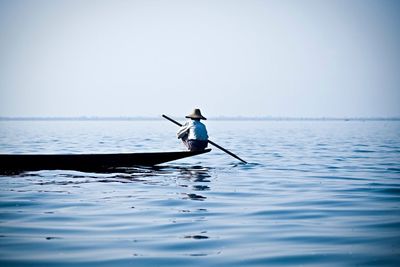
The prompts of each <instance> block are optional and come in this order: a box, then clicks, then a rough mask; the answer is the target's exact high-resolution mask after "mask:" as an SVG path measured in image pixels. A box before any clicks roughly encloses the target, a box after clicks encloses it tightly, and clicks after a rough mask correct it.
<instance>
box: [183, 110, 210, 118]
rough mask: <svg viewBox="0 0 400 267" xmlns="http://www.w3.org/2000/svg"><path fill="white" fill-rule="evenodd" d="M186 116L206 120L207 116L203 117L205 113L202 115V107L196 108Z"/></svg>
mask: <svg viewBox="0 0 400 267" xmlns="http://www.w3.org/2000/svg"><path fill="white" fill-rule="evenodd" d="M186 118H189V119H199V120H200V119H201V120H206V118H205V117H203V115H201V112H200V109H198V108H196V109H194V110H193V112H192V113H191V114H189V115H187V116H186Z"/></svg>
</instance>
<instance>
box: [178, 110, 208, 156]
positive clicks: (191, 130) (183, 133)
mask: <svg viewBox="0 0 400 267" xmlns="http://www.w3.org/2000/svg"><path fill="white" fill-rule="evenodd" d="M186 118H188V119H191V120H188V121H187V122H186V123H185V124H184V125H182V127H181V128H180V129H179V131H178V133H177V136H178V138H179V139H182V142H183V143H184V144H185V145H186V147H187V148H188V149H189V150H190V151H199V150H204V149H205V148H206V147H207V144H208V134H207V129H206V126H205V125H204V124H203V123H201V122H200V120H206V118H205V117H203V115H201V112H200V109H195V110H193V112H192V113H191V114H189V115H187V116H186Z"/></svg>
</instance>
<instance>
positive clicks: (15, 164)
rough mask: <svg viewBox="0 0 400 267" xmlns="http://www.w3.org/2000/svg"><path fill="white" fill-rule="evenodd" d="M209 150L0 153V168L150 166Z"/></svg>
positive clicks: (90, 168)
mask: <svg viewBox="0 0 400 267" xmlns="http://www.w3.org/2000/svg"><path fill="white" fill-rule="evenodd" d="M210 151H211V149H205V150H202V151H176V152H154V153H121V154H0V171H25V170H100V169H107V168H118V167H132V166H154V165H157V164H161V163H164V162H169V161H173V160H177V159H182V158H186V157H191V156H195V155H199V154H203V153H207V152H210Z"/></svg>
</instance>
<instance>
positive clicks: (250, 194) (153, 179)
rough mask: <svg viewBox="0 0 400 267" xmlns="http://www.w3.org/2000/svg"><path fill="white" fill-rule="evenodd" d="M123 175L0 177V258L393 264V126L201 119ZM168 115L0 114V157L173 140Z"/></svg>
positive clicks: (397, 217) (399, 204)
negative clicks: (198, 146) (159, 161)
mask: <svg viewBox="0 0 400 267" xmlns="http://www.w3.org/2000/svg"><path fill="white" fill-rule="evenodd" d="M207 126H208V129H209V133H210V136H211V137H212V140H213V141H214V142H216V143H218V144H220V145H222V146H223V147H225V148H227V149H230V150H231V151H232V152H234V153H236V154H238V155H239V156H240V157H242V158H243V159H245V160H247V161H248V162H250V164H247V165H244V164H241V163H240V162H238V161H237V160H236V159H234V158H232V157H230V156H229V155H227V154H225V153H223V152H221V151H218V150H217V149H213V151H212V152H210V153H208V154H204V155H200V156H196V157H193V158H188V159H183V160H180V161H176V162H172V163H166V164H163V165H162V166H161V167H158V168H134V169H131V170H130V171H129V172H126V173H122V172H121V173H84V172H78V171H59V170H57V171H38V172H26V173H21V174H15V175H12V176H10V175H1V176H0V265H1V266H44V265H46V266H50V265H53V266H55V265H57V266H63V265H66V266H71V265H76V266H82V265H84V266H91V265H92V266H282V265H289V266H293V265H295V266H297V265H306V266H313V265H314V266H399V264H400V257H399V256H400V160H399V159H400V122H398V121H397V122H396V121H365V122H363V121H348V122H345V121H217V122H215V121H214V122H213V121H207ZM175 131H176V126H175V125H173V124H171V123H170V122H168V121H2V122H0V152H1V153H33V152H37V153H42V152H43V153H91V152H93V153H95V152H131V151H135V152H143V151H144V152H146V151H173V150H180V149H183V146H182V144H181V143H180V142H179V140H177V139H175V137H174V134H175Z"/></svg>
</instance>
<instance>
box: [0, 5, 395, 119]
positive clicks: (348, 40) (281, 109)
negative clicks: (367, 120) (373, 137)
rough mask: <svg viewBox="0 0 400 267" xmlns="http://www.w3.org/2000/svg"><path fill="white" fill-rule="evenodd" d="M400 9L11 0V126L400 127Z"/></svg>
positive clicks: (7, 88)
mask: <svg viewBox="0 0 400 267" xmlns="http://www.w3.org/2000/svg"><path fill="white" fill-rule="evenodd" d="M399 14H400V1H396V0H393V1H389V0H379V1H378V0H337V1H334V0H331V1H329V0H326V1H320V0H276V1H273V0H271V1H268V0H265V1H257V0H243V1H235V0H230V1H228V0H227V1H219V0H210V1H207V0H201V1H200V0H199V1H190V0H182V1H175V0H169V1H153V0H142V1H133V0H132V1H120V0H112V1H111V0H110V1H101V0H99V1H94V0H93V1H90V0H79V1H75V0H65V1H61V0H35V1H32V0H26V1H24V0H0V116H3V117H24V116H28V117H32V116H38V117H58V116H60V117H75V116H106V117H120V116H122V117H125V116H128V117H130V116H150V117H153V116H159V115H160V114H164V113H165V114H169V115H173V116H183V115H186V114H188V113H190V112H191V111H192V110H193V109H194V108H200V109H201V111H202V113H203V115H205V116H244V117H248V116H255V117H263V116H272V117H400V105H399V102H400V71H399V70H400V49H399V48H400V15H399Z"/></svg>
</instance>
